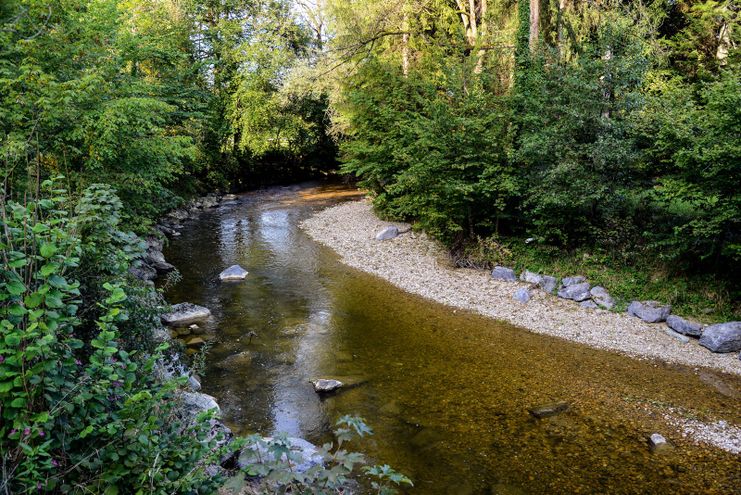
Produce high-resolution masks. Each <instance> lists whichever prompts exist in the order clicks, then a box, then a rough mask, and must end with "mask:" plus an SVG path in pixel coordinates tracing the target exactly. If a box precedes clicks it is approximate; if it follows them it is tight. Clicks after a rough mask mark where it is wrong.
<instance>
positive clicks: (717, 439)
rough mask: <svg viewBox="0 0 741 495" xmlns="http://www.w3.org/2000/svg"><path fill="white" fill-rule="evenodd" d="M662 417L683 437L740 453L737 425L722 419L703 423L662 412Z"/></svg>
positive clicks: (740, 435) (732, 452) (740, 432)
mask: <svg viewBox="0 0 741 495" xmlns="http://www.w3.org/2000/svg"><path fill="white" fill-rule="evenodd" d="M670 411H671V412H672V413H673V412H675V411H674V410H670ZM664 419H666V420H667V422H668V423H669V424H671V425H673V426H674V427H675V428H677V429H678V430H679V431H680V432H681V434H682V436H683V437H685V438H687V437H689V438H690V439H691V440H692V441H694V442H697V443H704V444H707V445H712V446H714V447H717V448H719V449H722V450H725V451H726V452H730V453H731V454H741V428H739V427H738V426H734V425H731V424H729V423H728V422H727V421H724V420H720V421H715V422H712V423H703V422H702V421H698V420H696V419H690V418H684V417H682V416H679V415H674V414H664Z"/></svg>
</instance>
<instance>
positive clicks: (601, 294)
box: [589, 285, 615, 309]
mask: <svg viewBox="0 0 741 495" xmlns="http://www.w3.org/2000/svg"><path fill="white" fill-rule="evenodd" d="M589 293H590V294H591V295H592V300H593V301H594V302H595V303H597V304H598V305H599V306H601V307H603V308H605V309H612V308H613V307H614V306H615V300H614V299H613V298H612V296H610V293H609V292H607V289H605V288H604V287H601V286H599V285H597V286H595V287H592V288H591V290H590V291H589Z"/></svg>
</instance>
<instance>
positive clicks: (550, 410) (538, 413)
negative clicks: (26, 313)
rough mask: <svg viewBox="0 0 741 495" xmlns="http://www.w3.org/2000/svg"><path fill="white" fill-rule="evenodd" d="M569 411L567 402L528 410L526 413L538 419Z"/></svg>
mask: <svg viewBox="0 0 741 495" xmlns="http://www.w3.org/2000/svg"><path fill="white" fill-rule="evenodd" d="M568 410H569V404H568V403H567V402H554V403H552V404H544V405H542V406H538V407H534V408H532V409H528V412H529V413H530V414H532V415H533V416H535V417H536V418H538V419H543V418H548V417H550V416H555V415H557V414H561V413H562V412H566V411H568Z"/></svg>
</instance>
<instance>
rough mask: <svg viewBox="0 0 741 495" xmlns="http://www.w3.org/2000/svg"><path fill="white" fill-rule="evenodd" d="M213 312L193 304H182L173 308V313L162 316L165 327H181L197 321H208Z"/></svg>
mask: <svg viewBox="0 0 741 495" xmlns="http://www.w3.org/2000/svg"><path fill="white" fill-rule="evenodd" d="M209 316H211V311H209V309H208V308H204V307H203V306H198V305H197V304H192V303H180V304H174V305H173V306H172V311H171V312H169V313H165V314H163V315H162V316H160V319H161V320H162V323H164V324H165V325H169V326H173V327H180V326H187V325H190V324H191V323H194V322H196V321H201V320H205V319H207V318H208V317H209Z"/></svg>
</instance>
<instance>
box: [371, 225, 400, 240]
mask: <svg viewBox="0 0 741 495" xmlns="http://www.w3.org/2000/svg"><path fill="white" fill-rule="evenodd" d="M398 235H399V229H398V228H396V227H394V226H393V225H390V226H388V227H386V228H385V229H383V230H381V231H380V232H379V233H377V234H376V240H377V241H387V240H389V239H393V238H394V237H398Z"/></svg>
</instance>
